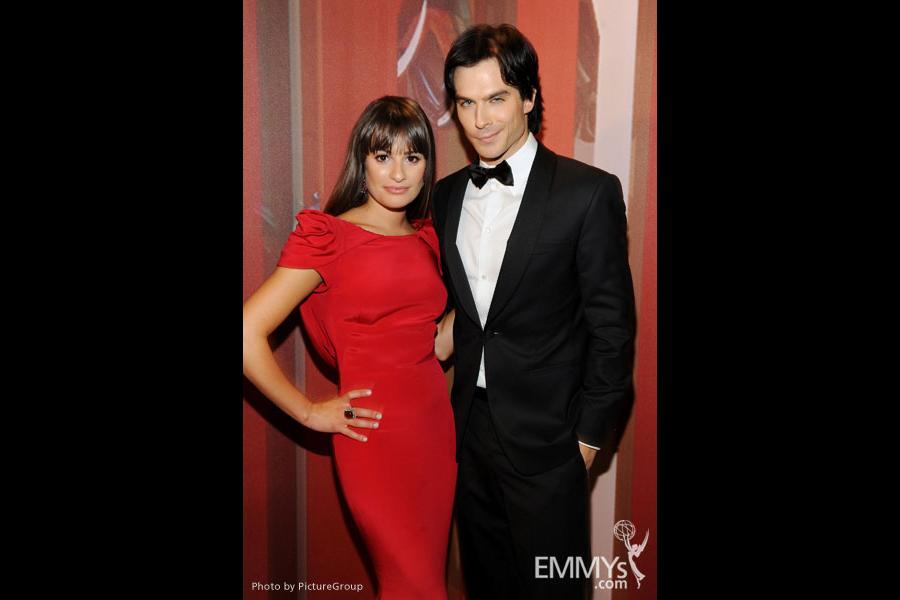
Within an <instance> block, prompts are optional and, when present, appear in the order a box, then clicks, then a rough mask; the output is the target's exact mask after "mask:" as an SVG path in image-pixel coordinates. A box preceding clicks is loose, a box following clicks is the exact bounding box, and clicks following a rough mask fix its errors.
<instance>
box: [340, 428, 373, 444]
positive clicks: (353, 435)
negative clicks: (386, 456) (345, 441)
mask: <svg viewBox="0 0 900 600" xmlns="http://www.w3.org/2000/svg"><path fill="white" fill-rule="evenodd" d="M340 433H343V434H344V435H346V436H347V437H348V438H351V439H354V440H356V441H358V442H365V441H368V439H369V438H368V437H366V436H364V435H363V434H361V433H356V432H355V431H353V430H352V429H350V427H347V426H344V427H342V428H341V431H340Z"/></svg>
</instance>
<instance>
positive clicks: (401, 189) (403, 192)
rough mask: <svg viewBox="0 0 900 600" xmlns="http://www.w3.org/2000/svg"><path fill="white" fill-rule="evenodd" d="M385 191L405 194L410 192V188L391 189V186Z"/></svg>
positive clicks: (386, 187)
mask: <svg viewBox="0 0 900 600" xmlns="http://www.w3.org/2000/svg"><path fill="white" fill-rule="evenodd" d="M384 189H385V190H387V191H388V192H390V193H391V194H405V193H406V192H407V191H408V190H409V188H408V187H390V186H385V188H384Z"/></svg>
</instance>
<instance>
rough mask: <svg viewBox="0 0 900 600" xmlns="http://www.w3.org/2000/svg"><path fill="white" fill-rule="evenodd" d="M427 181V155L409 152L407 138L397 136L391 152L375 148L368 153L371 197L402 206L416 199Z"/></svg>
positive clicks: (390, 205) (396, 207)
mask: <svg viewBox="0 0 900 600" xmlns="http://www.w3.org/2000/svg"><path fill="white" fill-rule="evenodd" d="M424 183H425V157H424V156H422V155H421V154H419V153H418V152H408V151H407V142H406V140H405V139H397V140H394V146H393V148H391V152H390V154H389V153H387V152H385V151H383V150H376V151H375V152H371V153H369V155H368V156H366V186H367V187H368V189H369V200H374V201H375V202H377V203H378V204H380V205H381V206H383V207H385V208H387V209H390V210H401V209H404V208H406V206H407V205H408V204H409V203H410V202H412V201H413V200H415V199H416V196H418V195H419V192H420V191H422V186H423V185H424Z"/></svg>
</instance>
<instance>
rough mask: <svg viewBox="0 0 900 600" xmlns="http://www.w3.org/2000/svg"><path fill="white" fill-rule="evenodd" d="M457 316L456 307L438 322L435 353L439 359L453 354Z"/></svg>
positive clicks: (444, 358)
mask: <svg viewBox="0 0 900 600" xmlns="http://www.w3.org/2000/svg"><path fill="white" fill-rule="evenodd" d="M455 318H456V309H453V310H451V311H450V312H448V313H447V314H446V315H444V318H443V319H441V321H440V323H438V326H437V335H436V336H434V353H435V355H437V357H438V360H447V359H448V358H450V357H451V356H452V355H453V320H454V319H455Z"/></svg>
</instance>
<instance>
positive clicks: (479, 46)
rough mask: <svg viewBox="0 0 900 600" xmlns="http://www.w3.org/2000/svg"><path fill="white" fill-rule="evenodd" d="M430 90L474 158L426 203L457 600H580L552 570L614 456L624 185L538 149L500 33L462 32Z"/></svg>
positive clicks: (620, 420) (627, 377)
mask: <svg viewBox="0 0 900 600" xmlns="http://www.w3.org/2000/svg"><path fill="white" fill-rule="evenodd" d="M444 85H445V87H446V89H447V96H448V103H450V104H451V105H452V106H453V108H454V110H455V113H456V115H457V118H458V120H459V123H460V125H461V126H462V129H463V131H464V133H465V135H466V137H467V138H468V140H469V141H470V142H471V144H472V146H473V147H474V149H475V151H476V152H477V154H478V156H479V159H480V160H479V161H478V163H479V164H475V165H471V166H469V167H467V168H465V169H462V170H460V171H457V172H456V173H454V174H452V175H449V176H448V177H445V178H444V179H442V180H441V181H439V182H438V183H437V184H436V187H435V190H434V196H433V198H434V210H435V224H436V228H437V231H438V233H439V235H440V238H441V249H442V255H443V260H444V274H445V279H446V283H447V287H448V288H449V290H450V301H451V303H452V305H453V306H452V308H454V309H455V312H454V313H450V314H449V315H448V319H447V320H448V321H450V322H451V323H452V327H453V340H454V345H455V353H456V362H455V368H456V371H455V375H454V383H453V391H452V402H453V409H454V413H455V418H456V434H457V461H458V462H459V472H458V483H457V495H456V510H457V523H458V531H459V543H460V554H461V559H462V569H463V576H464V579H465V582H466V593H467V597H468V598H469V599H470V600H478V599H479V598H485V599H490V600H500V599H505V598H509V599H516V600H519V599H523V598H541V599H544V598H548V599H549V598H552V599H554V600H558V599H566V598H583V597H584V594H585V591H586V588H587V587H588V585H587V584H588V583H589V582H590V578H589V577H585V575H584V573H583V572H578V573H577V574H575V573H573V572H572V570H571V569H570V570H568V571H567V572H564V573H562V574H560V571H561V570H563V569H565V565H566V561H567V559H569V558H570V557H571V558H572V561H571V562H572V563H573V564H574V565H577V563H576V562H575V561H576V560H577V557H581V560H582V561H583V565H584V568H585V569H587V568H588V567H589V565H590V563H591V558H590V532H589V528H588V517H589V514H588V513H589V502H588V485H587V483H588V477H587V470H588V469H589V468H590V465H591V462H592V461H593V459H594V455H595V453H596V452H597V449H599V448H600V446H601V445H606V446H607V447H608V449H614V448H615V447H616V445H617V444H618V440H619V437H620V434H621V428H622V427H623V426H624V422H625V420H626V419H627V416H628V414H629V412H630V408H631V403H632V396H631V388H632V375H631V372H632V365H633V340H634V292H633V288H632V281H631V273H630V270H629V267H628V260H627V242H626V222H625V204H624V202H623V199H622V187H621V184H620V183H619V180H618V178H617V177H616V176H615V175H611V174H610V173H607V172H605V171H602V170H600V169H597V168H595V167H592V166H589V165H585V164H583V163H581V162H578V161H575V160H572V159H570V158H566V157H563V156H558V155H556V154H554V153H553V152H551V151H550V150H548V149H547V148H546V147H544V146H543V145H542V144H540V143H539V142H538V141H537V140H536V139H535V137H534V134H535V133H537V132H538V131H539V130H540V125H541V112H542V108H543V106H542V105H543V100H542V98H541V87H540V81H539V78H538V60H537V55H536V53H535V51H534V48H533V46H532V45H531V43H530V42H528V40H527V39H526V38H525V37H524V36H523V35H522V34H521V33H520V32H519V31H518V30H517V29H516V28H515V27H512V26H510V25H501V26H498V27H493V26H488V25H477V26H474V27H472V28H470V29H468V30H467V31H465V32H464V33H463V34H462V35H461V36H460V37H459V38H458V39H457V40H456V41H455V42H454V44H453V46H452V47H451V49H450V51H449V53H448V55H447V59H446V61H445V63H444ZM549 557H554V560H555V561H556V564H557V565H558V566H559V569H552V566H553V565H552V564H551V562H550V558H549ZM600 567H601V569H603V570H604V571H601V573H603V572H605V567H604V566H603V564H602V563H601V565H600Z"/></svg>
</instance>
